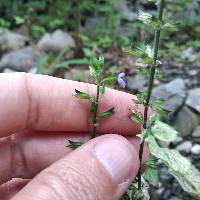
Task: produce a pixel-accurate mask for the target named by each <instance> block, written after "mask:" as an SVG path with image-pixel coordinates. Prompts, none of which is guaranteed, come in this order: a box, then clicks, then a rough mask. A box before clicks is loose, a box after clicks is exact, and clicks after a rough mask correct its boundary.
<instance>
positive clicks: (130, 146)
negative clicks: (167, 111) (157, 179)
mask: <svg viewBox="0 0 200 200" xmlns="http://www.w3.org/2000/svg"><path fill="white" fill-rule="evenodd" d="M75 88H76V89H79V90H81V91H85V92H89V93H90V94H93V93H95V87H94V86H93V85H89V84H86V83H79V82H73V81H68V80H62V79H57V78H53V77H48V76H42V75H31V74H25V73H13V74H0V91H1V94H0V105H1V110H0V119H1V123H0V138H1V139H0V158H1V160H0V165H1V167H0V184H2V185H1V186H0V199H3V200H4V199H5V200H7V199H11V198H12V199H13V200H35V199H37V200H56V199H59V200H61V199H66V200H68V199H69V200H84V199H85V200H94V199H100V200H102V199H104V200H114V199H119V198H120V197H121V195H122V194H123V193H124V192H125V191H126V190H127V188H128V186H129V185H130V183H131V182H132V180H133V179H134V177H135V176H136V175H137V172H138V167H139V160H138V153H137V152H138V148H139V147H138V146H139V140H137V139H136V137H135V135H136V134H138V133H139V127H138V126H137V125H134V124H133V123H132V122H131V121H130V120H129V119H128V117H127V116H128V112H129V109H130V108H132V98H133V96H132V95H130V94H126V93H123V92H119V91H114V90H111V89H107V90H106V93H105V94H104V96H103V98H102V99H101V103H100V107H99V110H100V112H101V111H104V110H105V109H106V108H109V107H113V106H114V107H115V115H114V116H113V117H111V118H109V119H104V121H103V122H102V123H101V125H100V126H99V127H98V129H97V132H98V134H99V135H102V134H109V135H104V136H100V137H97V138H95V139H93V140H90V141H89V142H87V143H86V144H84V145H83V146H82V147H80V148H78V149H76V150H74V151H72V150H71V149H70V148H68V147H65V146H66V141H67V140H68V139H70V140H73V141H82V142H86V141H88V139H89V126H88V121H87V119H88V115H89V103H88V102H87V101H78V100H77V99H74V98H73V96H72V95H73V94H74V90H75ZM141 109H142V108H141ZM110 133H115V134H119V135H124V136H125V135H126V137H127V139H128V140H129V141H128V140H127V139H125V138H124V137H122V136H119V135H111V134H110ZM146 159H147V151H146V153H145V154H144V160H146ZM14 178H16V179H14ZM12 179H13V180H12ZM8 181H9V182H8ZM27 183H28V184H27Z"/></svg>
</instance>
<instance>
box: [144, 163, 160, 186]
mask: <svg viewBox="0 0 200 200" xmlns="http://www.w3.org/2000/svg"><path fill="white" fill-rule="evenodd" d="M145 165H146V170H145V172H144V174H143V175H142V176H143V178H144V179H146V180H147V181H148V183H149V184H151V185H153V186H157V185H158V182H159V173H158V168H157V166H156V163H155V160H149V161H147V162H146V164H145Z"/></svg>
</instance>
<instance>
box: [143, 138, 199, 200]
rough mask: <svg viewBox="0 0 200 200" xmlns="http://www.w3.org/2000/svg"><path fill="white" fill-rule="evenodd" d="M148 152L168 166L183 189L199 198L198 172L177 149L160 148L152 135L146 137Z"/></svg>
mask: <svg viewBox="0 0 200 200" xmlns="http://www.w3.org/2000/svg"><path fill="white" fill-rule="evenodd" d="M146 142H147V143H148V145H149V149H150V152H151V154H152V155H153V156H155V157H156V158H159V159H160V160H161V161H162V162H163V163H164V164H165V165H166V166H168V168H169V172H170V173H171V174H172V175H173V176H174V177H175V178H176V179H177V180H178V182H179V183H180V185H181V186H182V188H183V190H184V191H186V192H187V193H189V194H190V195H192V196H193V197H195V198H196V199H199V200H200V181H199V180H200V172H199V171H198V170H197V169H196V168H195V167H194V166H193V165H192V164H191V162H190V160H188V159H187V158H185V157H183V156H182V155H181V154H180V153H179V152H178V151H177V150H171V149H168V148H161V147H160V146H159V145H158V144H157V142H156V140H155V138H154V137H153V136H151V135H150V136H149V137H148V138H146Z"/></svg>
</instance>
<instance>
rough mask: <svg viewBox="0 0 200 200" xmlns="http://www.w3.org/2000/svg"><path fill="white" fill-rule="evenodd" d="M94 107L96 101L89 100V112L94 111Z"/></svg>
mask: <svg viewBox="0 0 200 200" xmlns="http://www.w3.org/2000/svg"><path fill="white" fill-rule="evenodd" d="M95 109H96V102H95V101H92V102H91V105H90V111H91V112H94V111H95Z"/></svg>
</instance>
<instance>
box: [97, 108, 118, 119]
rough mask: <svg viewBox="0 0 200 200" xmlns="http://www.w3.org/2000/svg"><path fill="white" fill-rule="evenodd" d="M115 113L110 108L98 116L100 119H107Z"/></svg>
mask: <svg viewBox="0 0 200 200" xmlns="http://www.w3.org/2000/svg"><path fill="white" fill-rule="evenodd" d="M114 113H115V111H114V107H112V108H110V109H109V110H107V111H104V112H102V113H101V114H100V117H101V118H109V117H111V116H112V115H114Z"/></svg>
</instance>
